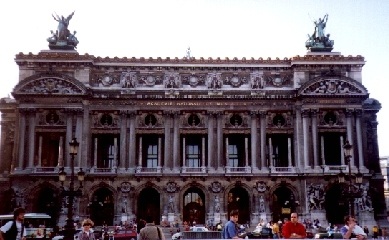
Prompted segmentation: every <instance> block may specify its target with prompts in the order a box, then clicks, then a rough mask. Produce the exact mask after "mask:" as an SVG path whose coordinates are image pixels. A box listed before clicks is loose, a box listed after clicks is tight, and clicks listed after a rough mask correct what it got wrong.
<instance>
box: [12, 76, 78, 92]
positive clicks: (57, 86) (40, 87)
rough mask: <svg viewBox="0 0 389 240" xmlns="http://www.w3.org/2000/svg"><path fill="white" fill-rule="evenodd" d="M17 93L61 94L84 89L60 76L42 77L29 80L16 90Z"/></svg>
mask: <svg viewBox="0 0 389 240" xmlns="http://www.w3.org/2000/svg"><path fill="white" fill-rule="evenodd" d="M17 92H18V93H29V94H61V95H74V94H83V93H84V91H83V90H82V89H80V88H79V87H77V86H75V85H74V84H73V83H72V82H69V81H67V80H65V79H60V78H42V79H36V80H33V81H30V82H29V83H27V84H25V85H24V86H23V87H22V88H20V89H18V90H17Z"/></svg>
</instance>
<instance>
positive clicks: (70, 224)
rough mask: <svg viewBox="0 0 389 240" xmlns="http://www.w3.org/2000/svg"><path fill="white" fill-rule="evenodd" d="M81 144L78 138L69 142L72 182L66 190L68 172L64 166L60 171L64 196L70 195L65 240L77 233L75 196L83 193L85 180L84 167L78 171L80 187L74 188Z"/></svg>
mask: <svg viewBox="0 0 389 240" xmlns="http://www.w3.org/2000/svg"><path fill="white" fill-rule="evenodd" d="M79 145H80V144H79V143H78V142H77V139H76V138H73V139H72V141H71V142H69V146H70V148H69V154H70V156H71V160H70V170H71V174H70V183H69V189H68V190H65V189H64V187H63V185H64V182H65V180H66V172H65V171H64V168H61V170H60V172H59V181H61V185H62V192H61V194H62V196H64V197H65V196H67V197H68V203H67V208H68V213H67V219H66V225H65V234H64V240H73V239H74V233H75V228H74V221H73V204H74V203H73V201H74V197H78V196H81V195H82V192H81V188H82V182H83V181H84V178H85V172H84V171H82V168H80V171H79V172H78V173H77V177H78V181H79V182H80V187H79V188H78V189H77V190H75V189H74V158H75V156H76V155H77V153H78V146H79Z"/></svg>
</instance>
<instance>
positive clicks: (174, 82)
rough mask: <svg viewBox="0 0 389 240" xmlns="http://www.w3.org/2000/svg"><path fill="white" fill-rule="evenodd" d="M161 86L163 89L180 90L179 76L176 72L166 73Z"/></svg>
mask: <svg viewBox="0 0 389 240" xmlns="http://www.w3.org/2000/svg"><path fill="white" fill-rule="evenodd" d="M163 85H164V87H165V88H181V87H182V81H181V76H180V74H179V73H177V72H169V73H166V74H165V78H164V80H163Z"/></svg>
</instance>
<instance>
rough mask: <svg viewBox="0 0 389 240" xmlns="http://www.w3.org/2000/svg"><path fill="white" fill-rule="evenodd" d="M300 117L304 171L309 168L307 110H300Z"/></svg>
mask: <svg viewBox="0 0 389 240" xmlns="http://www.w3.org/2000/svg"><path fill="white" fill-rule="evenodd" d="M301 115H302V118H303V133H304V135H303V136H304V169H306V168H310V165H309V137H308V135H309V125H308V119H309V110H308V109H306V110H302V111H301Z"/></svg>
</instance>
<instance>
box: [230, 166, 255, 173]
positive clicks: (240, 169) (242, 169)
mask: <svg viewBox="0 0 389 240" xmlns="http://www.w3.org/2000/svg"><path fill="white" fill-rule="evenodd" d="M225 169H226V174H229V173H237V174H239V173H251V167H250V166H246V167H230V166H226V167H225Z"/></svg>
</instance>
